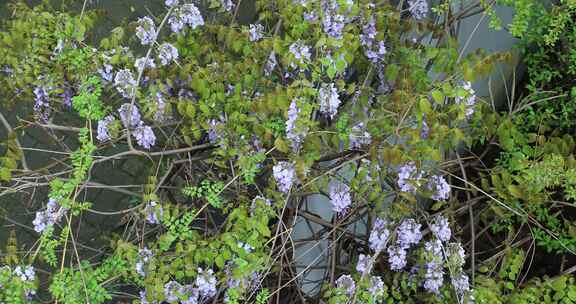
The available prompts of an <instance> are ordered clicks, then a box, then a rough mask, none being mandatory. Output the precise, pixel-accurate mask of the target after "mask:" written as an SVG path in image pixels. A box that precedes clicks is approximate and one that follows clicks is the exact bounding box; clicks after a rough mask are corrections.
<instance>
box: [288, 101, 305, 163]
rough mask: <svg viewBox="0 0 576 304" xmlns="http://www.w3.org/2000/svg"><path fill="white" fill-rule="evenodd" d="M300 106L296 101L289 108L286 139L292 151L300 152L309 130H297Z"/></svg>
mask: <svg viewBox="0 0 576 304" xmlns="http://www.w3.org/2000/svg"><path fill="white" fill-rule="evenodd" d="M298 113H300V109H298V105H297V103H296V100H292V102H291V103H290V108H288V120H286V138H288V140H289V141H290V144H291V146H292V150H293V151H294V152H298V151H299V150H300V147H301V146H302V141H304V138H305V137H306V133H307V130H302V129H299V128H297V126H296V121H297V120H298Z"/></svg>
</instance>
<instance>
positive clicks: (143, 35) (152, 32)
mask: <svg viewBox="0 0 576 304" xmlns="http://www.w3.org/2000/svg"><path fill="white" fill-rule="evenodd" d="M156 34H157V33H156V25H155V24H154V20H152V18H150V17H148V16H146V17H142V18H139V19H138V27H136V37H138V38H139V39H140V43H142V45H150V44H152V42H154V40H155V39H156Z"/></svg>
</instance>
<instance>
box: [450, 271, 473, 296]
mask: <svg viewBox="0 0 576 304" xmlns="http://www.w3.org/2000/svg"><path fill="white" fill-rule="evenodd" d="M452 285H453V286H454V289H456V292H457V293H458V294H459V295H463V294H465V293H466V292H468V291H470V283H469V281H468V276H467V275H466V274H465V273H463V272H461V273H459V274H457V275H455V276H454V278H453V279H452Z"/></svg>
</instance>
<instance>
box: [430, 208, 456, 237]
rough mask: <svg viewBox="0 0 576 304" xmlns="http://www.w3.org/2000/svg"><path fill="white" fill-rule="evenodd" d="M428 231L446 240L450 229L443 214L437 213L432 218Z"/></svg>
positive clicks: (450, 232) (449, 234) (450, 233)
mask: <svg viewBox="0 0 576 304" xmlns="http://www.w3.org/2000/svg"><path fill="white" fill-rule="evenodd" d="M430 231H432V233H433V234H434V236H436V237H437V238H438V239H439V240H440V241H442V242H448V241H449V240H450V236H451V235H452V231H451V230H450V226H449V223H448V219H446V218H445V217H444V216H441V215H438V216H435V217H434V218H433V219H432V222H431V223H430Z"/></svg>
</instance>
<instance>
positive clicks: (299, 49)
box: [289, 41, 311, 64]
mask: <svg viewBox="0 0 576 304" xmlns="http://www.w3.org/2000/svg"><path fill="white" fill-rule="evenodd" d="M289 50H290V53H292V55H294V58H295V59H296V60H297V61H298V62H299V63H300V64H304V63H305V62H306V61H309V60H310V57H311V54H310V47H309V46H307V45H305V44H303V43H302V42H301V41H297V42H294V43H292V44H291V45H290V48H289Z"/></svg>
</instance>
